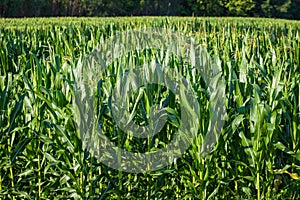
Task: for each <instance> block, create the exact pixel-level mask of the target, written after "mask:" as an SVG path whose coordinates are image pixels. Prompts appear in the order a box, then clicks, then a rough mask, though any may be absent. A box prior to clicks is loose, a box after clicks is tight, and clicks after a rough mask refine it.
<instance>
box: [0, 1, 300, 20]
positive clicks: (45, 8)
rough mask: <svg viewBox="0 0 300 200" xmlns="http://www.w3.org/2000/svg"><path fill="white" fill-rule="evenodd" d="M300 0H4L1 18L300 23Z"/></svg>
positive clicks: (0, 6) (1, 5)
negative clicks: (178, 18)
mask: <svg viewBox="0 0 300 200" xmlns="http://www.w3.org/2000/svg"><path fill="white" fill-rule="evenodd" d="M299 9H300V0H166V1H161V0H119V1H112V0H2V1H1V2H0V17H45V16H48V17H49V16H145V15H146V16H247V17H274V18H288V19H300V18H299V17H300V16H299Z"/></svg>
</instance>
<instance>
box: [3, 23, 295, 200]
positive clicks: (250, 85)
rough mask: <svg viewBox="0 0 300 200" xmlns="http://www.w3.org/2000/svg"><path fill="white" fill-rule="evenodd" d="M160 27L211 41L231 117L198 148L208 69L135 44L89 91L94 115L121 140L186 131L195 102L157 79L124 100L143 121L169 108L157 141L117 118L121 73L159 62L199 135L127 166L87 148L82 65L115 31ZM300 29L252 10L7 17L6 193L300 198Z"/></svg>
mask: <svg viewBox="0 0 300 200" xmlns="http://www.w3.org/2000/svg"><path fill="white" fill-rule="evenodd" d="M153 27H154V28H160V29H168V30H173V31H177V32H180V33H182V34H183V35H185V36H186V37H192V38H194V39H195V41H197V42H198V43H199V44H201V45H202V46H204V47H205V48H206V49H207V52H208V54H209V55H210V56H211V58H212V60H214V62H215V64H216V66H217V67H218V68H219V69H220V71H221V73H222V77H223V78H224V81H225V82H224V84H225V98H224V100H225V108H226V113H227V114H226V118H225V124H224V126H223V129H222V131H221V132H220V135H219V137H218V140H217V142H216V145H215V147H214V148H213V149H212V150H211V151H210V152H209V153H207V155H205V156H200V152H201V145H202V143H203V138H205V133H206V131H207V130H208V126H209V122H208V120H207V119H209V118H210V114H211V113H210V104H209V96H210V95H209V92H208V85H207V83H206V81H205V80H204V78H203V77H202V76H201V73H200V72H196V73H194V71H193V67H192V66H191V63H189V62H187V61H184V60H182V59H180V58H178V57H176V56H174V55H170V54H168V53H166V52H164V50H163V49H156V50H151V49H150V50H144V51H141V52H139V51H131V52H129V53H128V54H126V55H123V56H121V57H120V59H119V60H113V62H112V63H110V65H109V66H108V68H107V71H106V72H105V74H104V75H103V77H101V78H99V79H101V80H99V82H97V83H98V85H97V84H96V85H95V86H94V88H90V90H93V91H94V93H95V98H93V99H92V100H91V102H92V103H94V105H95V106H94V110H93V112H94V113H95V116H96V117H97V119H98V123H99V124H100V125H101V127H102V130H103V131H104V132H105V134H106V136H107V137H108V138H110V140H111V141H112V142H113V143H114V144H115V145H117V146H118V147H120V148H123V149H126V150H127V151H132V152H147V151H154V150H156V149H160V148H164V147H166V146H167V145H168V143H169V142H170V140H171V139H172V138H173V137H174V135H176V132H177V131H178V129H179V128H178V127H179V125H180V123H181V119H180V113H181V111H182V110H181V108H180V106H181V104H183V105H185V104H188V102H185V101H182V100H180V99H178V98H177V97H176V95H175V94H173V93H172V92H171V91H170V90H169V89H167V88H166V87H164V86H161V85H157V84H149V85H146V86H143V91H142V92H138V91H137V92H136V93H133V94H132V95H131V96H130V98H129V100H128V101H126V102H125V103H124V104H125V105H127V106H128V109H129V111H130V112H131V113H133V114H132V115H133V116H131V117H132V118H133V120H134V122H135V124H139V125H141V126H143V125H147V120H146V119H147V117H148V116H149V113H150V110H151V106H153V105H155V104H164V105H165V107H167V111H168V112H166V116H165V117H166V120H167V123H166V124H165V125H164V126H163V127H161V131H160V134H158V135H156V136H155V137H154V138H153V139H152V140H151V139H149V138H148V139H147V138H138V139H137V138H135V137H133V136H132V135H130V134H126V133H124V131H122V130H121V129H120V127H119V126H118V124H117V123H116V121H115V120H114V117H113V116H112V114H111V109H112V108H111V105H110V104H111V99H112V97H111V93H112V89H113V88H118V87H120V86H119V85H118V84H119V83H118V80H119V79H120V77H122V75H123V74H125V73H126V72H127V71H128V70H133V69H134V65H136V64H139V65H141V64H143V63H144V62H151V60H153V58H154V59H157V60H159V62H160V63H162V64H163V63H165V62H168V66H169V69H170V71H174V72H175V71H180V72H181V74H183V75H184V76H185V78H186V80H187V81H188V82H189V83H190V85H191V88H192V89H193V91H194V94H195V95H196V97H197V101H198V103H199V113H200V115H201V117H200V119H199V122H198V126H199V127H198V129H199V130H198V135H197V136H196V138H195V139H194V140H193V141H192V144H191V145H190V146H189V148H188V149H187V150H186V151H185V152H184V153H183V155H182V156H181V157H180V158H178V159H176V160H175V162H173V163H172V164H171V165H168V166H165V167H163V168H161V169H157V170H155V171H150V172H147V173H129V172H122V171H119V170H116V169H113V168H110V167H109V166H107V165H105V164H103V163H102V162H100V161H99V159H97V158H96V157H95V156H94V155H93V154H92V153H91V152H90V151H88V150H87V149H86V148H85V147H84V145H83V142H82V135H81V134H80V131H79V128H78V126H77V125H76V120H75V117H76V116H75V115H76V112H74V106H73V105H74V101H75V96H76V92H75V91H76V80H75V78H74V73H75V72H76V70H78V66H80V64H81V63H83V62H84V59H85V58H86V57H87V56H88V55H90V54H92V53H93V51H94V49H96V48H97V46H98V45H99V44H103V43H105V42H106V41H108V40H109V38H110V37H112V36H113V35H115V34H117V33H120V32H124V31H127V30H132V29H143V28H153ZM299 30H300V22H299V21H288V20H273V19H251V18H179V17H171V18H163V17H147V18H146V17H140V18H133V17H128V18H126V17H124V18H47V19H46V18H30V19H0V34H1V37H0V46H1V49H0V157H1V162H0V199H300V189H299V188H300V86H299V82H300V52H299V51H300V36H299ZM149 55H150V56H149ZM137 99H138V100H137ZM195 126H196V125H195ZM91 142H92V141H91Z"/></svg>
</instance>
